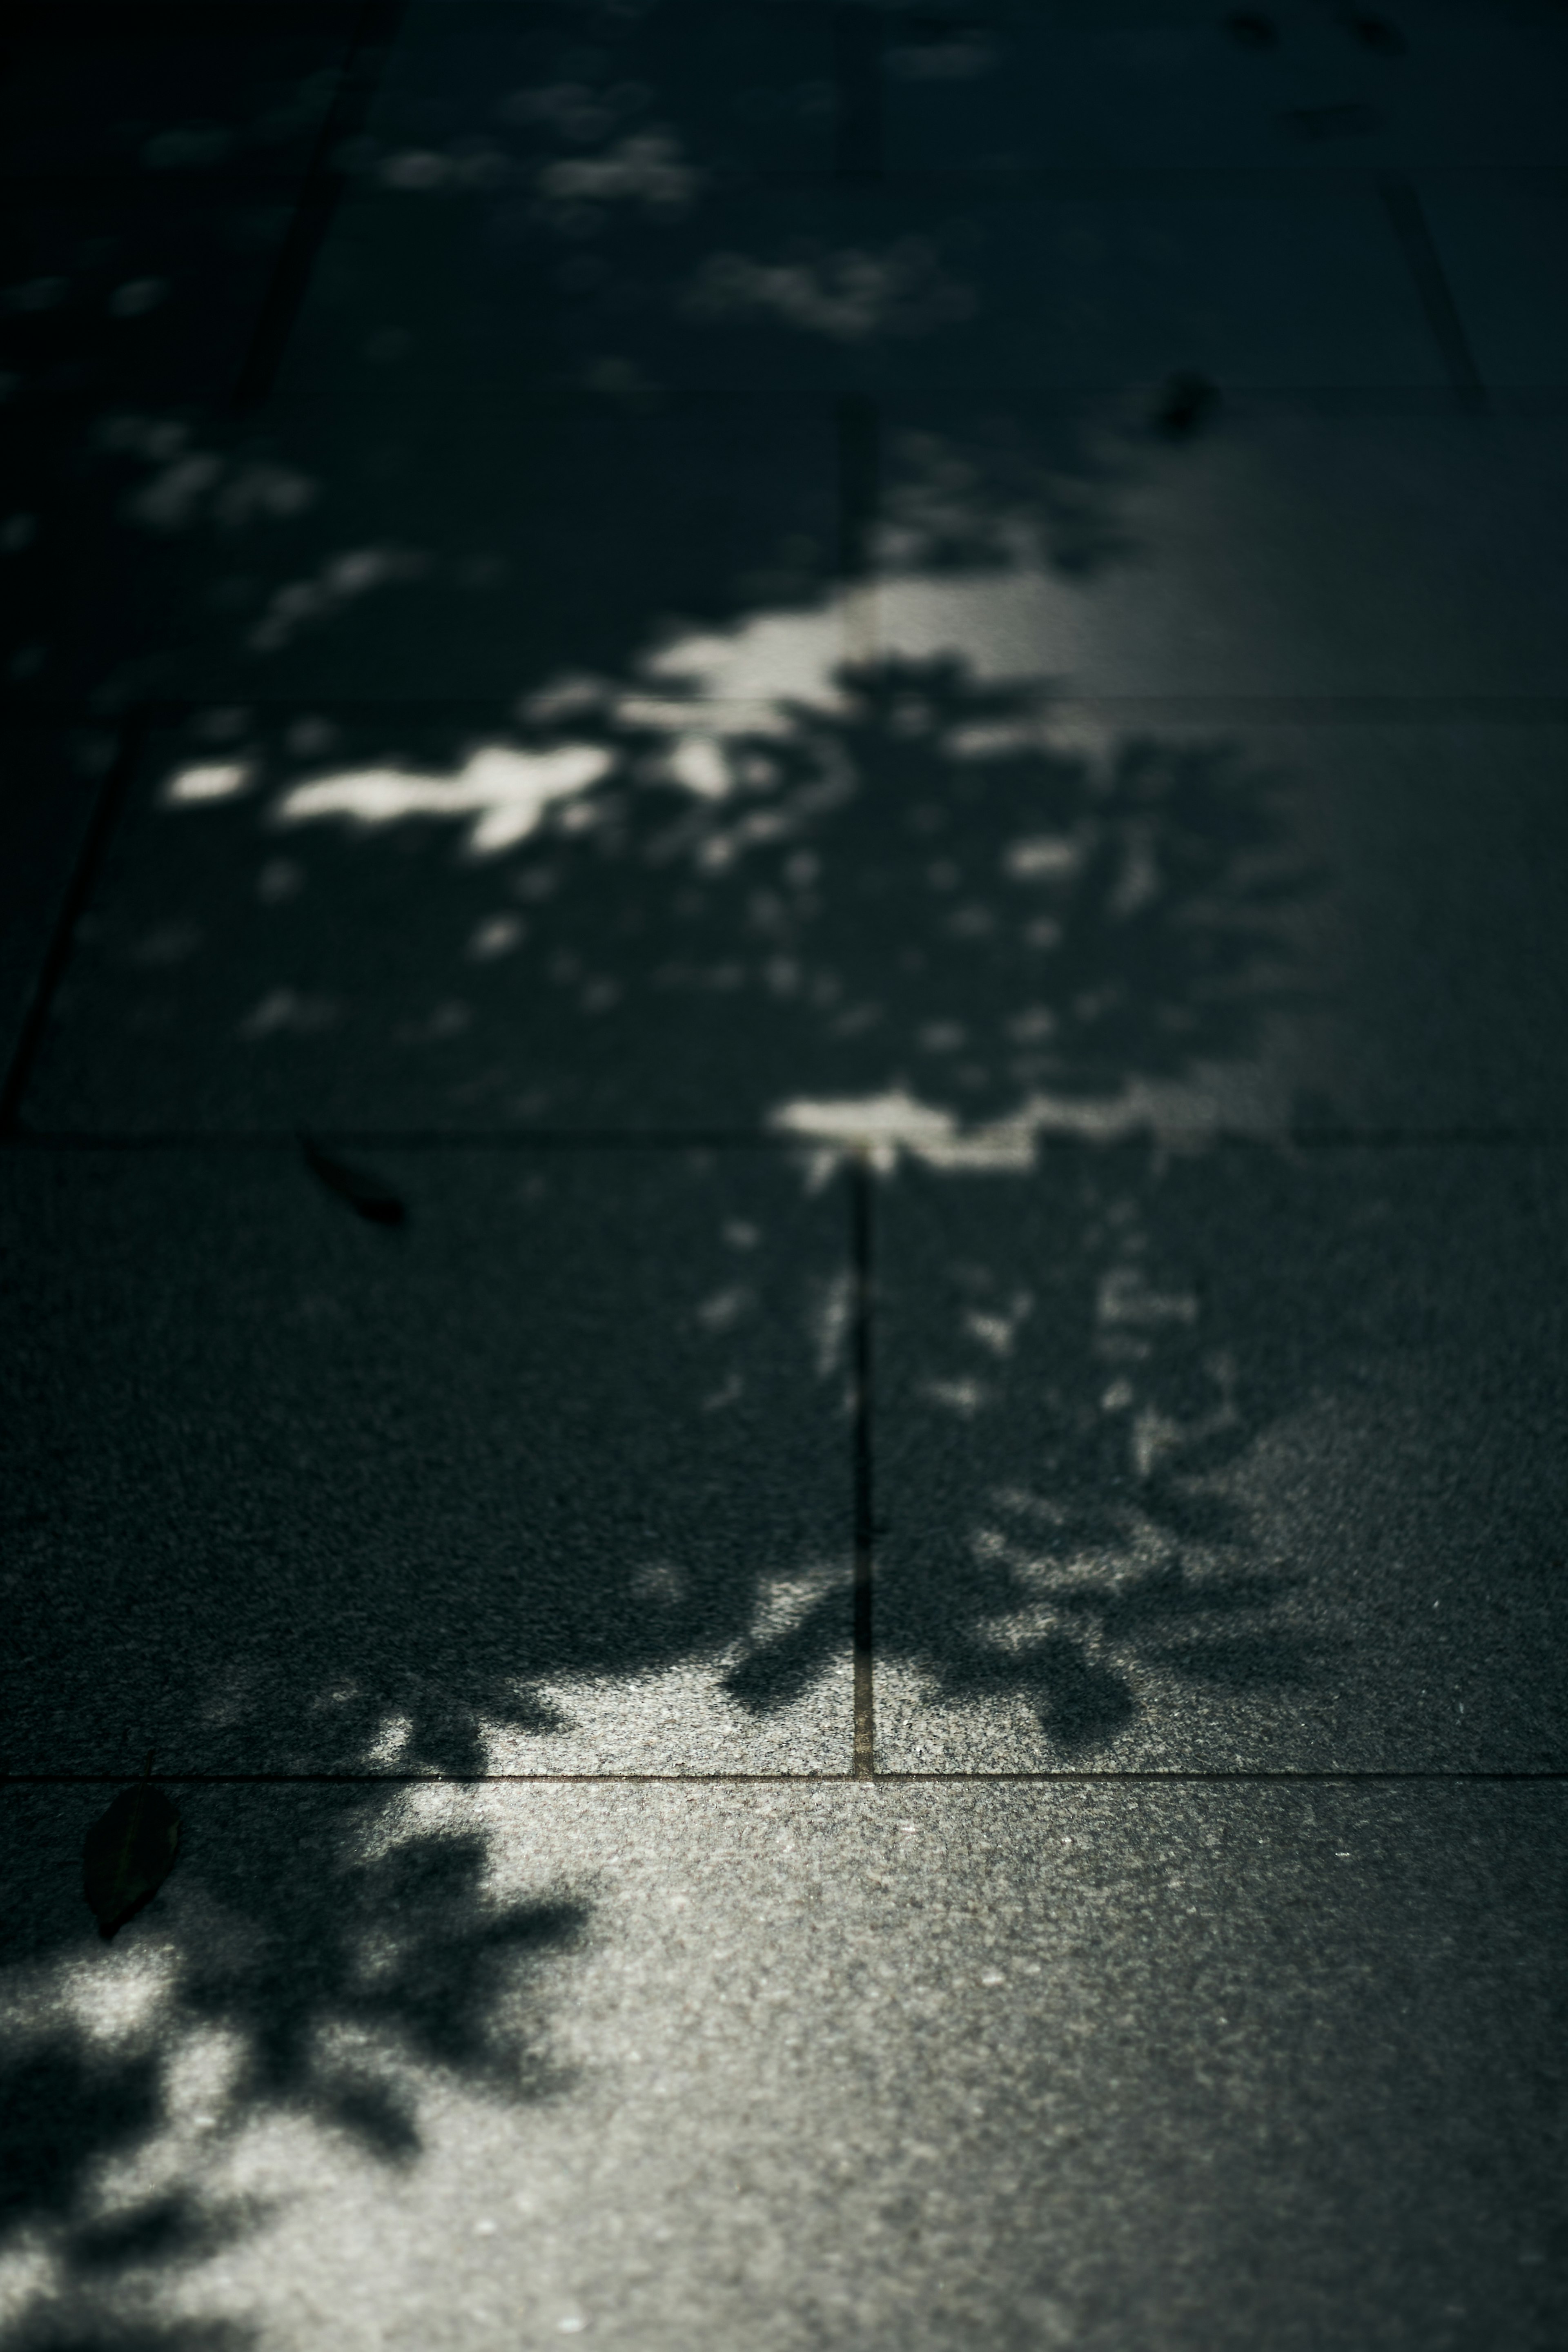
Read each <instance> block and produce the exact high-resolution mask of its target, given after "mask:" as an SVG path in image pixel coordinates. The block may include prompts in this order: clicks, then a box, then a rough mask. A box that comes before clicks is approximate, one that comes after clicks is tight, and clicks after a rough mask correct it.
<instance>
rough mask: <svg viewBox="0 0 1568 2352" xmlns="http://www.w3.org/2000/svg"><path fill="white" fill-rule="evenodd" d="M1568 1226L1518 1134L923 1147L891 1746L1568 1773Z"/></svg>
mask: <svg viewBox="0 0 1568 2352" xmlns="http://www.w3.org/2000/svg"><path fill="white" fill-rule="evenodd" d="M877 1231H878V1241H877V1245H876V1246H877V1267H878V1271H877V1283H878V1297H879V1311H878V1322H877V1331H878V1353H877V1370H876V1394H877V1443H876V1463H877V1471H876V1478H877V1495H876V1504H875V1508H876V1513H877V1518H878V1523H879V1528H880V1530H881V1531H880V1533H879V1539H878V1541H879V1554H878V1560H879V1565H878V1575H877V1594H876V1647H877V1752H878V1758H879V1763H880V1765H881V1766H882V1768H883V1769H888V1770H892V1771H916V1772H918V1771H940V1770H949V1771H958V1770H963V1771H975V1770H993V1771H1010V1770H1051V1769H1060V1768H1061V1767H1063V1766H1077V1767H1081V1768H1084V1769H1096V1770H1108V1771H1118V1770H1127V1769H1149V1770H1163V1769H1200V1770H1220V1771H1223V1770H1226V1769H1247V1770H1254V1769H1281V1770H1352V1769H1353V1770H1358V1771H1382V1770H1410V1769H1417V1770H1430V1769H1451V1770H1463V1771H1478V1770H1479V1771H1492V1770H1535V1769H1562V1768H1563V1765H1564V1762H1565V1760H1568V1686H1565V1685H1564V1680H1563V1674H1562V1671H1561V1666H1560V1663H1559V1661H1560V1659H1561V1655H1562V1641H1563V1609H1564V1605H1565V1604H1564V1595H1565V1590H1568V1588H1565V1587H1564V1582H1563V1558H1562V1538H1561V1530H1562V1526H1563V1507H1564V1501H1565V1496H1564V1490H1563V1475H1562V1468H1561V1463H1560V1459H1559V1453H1560V1449H1559V1448H1558V1446H1557V1444H1556V1442H1555V1439H1554V1438H1553V1436H1552V1430H1553V1429H1554V1428H1555V1426H1556V1423H1557V1420H1558V1418H1559V1416H1560V1414H1561V1412H1562V1360H1563V1313H1562V1307H1561V1301H1560V1299H1559V1297H1558V1296H1557V1294H1556V1290H1555V1286H1553V1285H1552V1283H1551V1282H1550V1281H1549V1280H1548V1281H1547V1282H1545V1283H1544V1284H1543V1283H1542V1269H1543V1268H1545V1267H1550V1266H1552V1265H1555V1264H1556V1263H1557V1261H1558V1257H1559V1255H1560V1253H1561V1250H1562V1247H1563V1191H1562V1163H1561V1159H1560V1155H1558V1154H1557V1153H1555V1152H1549V1153H1536V1152H1531V1151H1527V1150H1502V1149H1499V1148H1497V1147H1493V1148H1490V1149H1485V1150H1468V1151H1467V1150H1452V1149H1450V1150H1415V1149H1410V1150H1401V1151H1397V1152H1390V1151H1385V1152H1378V1153H1367V1152H1364V1151H1361V1150H1349V1151H1347V1150H1331V1149H1323V1150H1312V1151H1310V1152H1304V1153H1300V1154H1299V1155H1292V1154H1289V1153H1283V1154H1277V1153H1272V1152H1264V1151H1261V1150H1237V1151H1229V1152H1221V1153H1217V1154H1213V1155H1209V1156H1204V1155H1201V1154H1195V1155H1191V1156H1187V1157H1182V1156H1176V1157H1173V1158H1165V1157H1163V1156H1162V1155H1160V1154H1158V1153H1152V1152H1139V1151H1134V1150H1131V1149H1129V1150H1108V1151H1106V1152H1104V1153H1102V1154H1096V1153H1093V1152H1086V1151H1081V1150H1080V1151H1077V1152H1071V1153H1067V1154H1060V1153H1058V1154H1057V1155H1055V1156H1054V1157H1052V1158H1050V1159H1048V1160H1047V1162H1046V1163H1045V1164H1044V1165H1043V1166H1042V1167H1041V1168H1040V1169H1039V1170H1038V1171H1036V1172H1035V1173H1034V1174H1032V1175H1029V1176H1017V1177H1007V1176H1004V1175H996V1176H994V1177H993V1178H992V1179H991V1180H990V1181H989V1182H986V1181H981V1180H980V1179H978V1178H972V1179H971V1180H970V1181H968V1182H966V1183H965V1182H959V1181H954V1179H953V1178H952V1176H951V1175H947V1176H943V1175H942V1174H941V1173H939V1172H936V1171H904V1172H903V1173H901V1174H900V1177H899V1179H898V1181H897V1182H896V1184H894V1185H892V1186H890V1187H889V1189H888V1191H887V1192H886V1194H885V1195H880V1196H879V1203H878V1218H877Z"/></svg>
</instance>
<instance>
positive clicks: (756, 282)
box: [684, 236, 978, 343]
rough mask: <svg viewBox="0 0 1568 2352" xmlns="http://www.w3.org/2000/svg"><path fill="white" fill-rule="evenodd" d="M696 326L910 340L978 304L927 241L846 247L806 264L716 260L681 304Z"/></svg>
mask: <svg viewBox="0 0 1568 2352" xmlns="http://www.w3.org/2000/svg"><path fill="white" fill-rule="evenodd" d="M684 307H685V309H686V310H687V312H688V314H689V316H690V317H692V318H695V319H712V320H721V319H732V318H735V317H744V316H746V315H747V314H752V315H757V314H761V315H763V316H764V317H771V318H773V319H776V320H778V321H779V322H780V323H781V324H782V325H784V326H787V327H796V328H800V329H802V330H804V331H805V332H806V333H808V334H816V335H826V336H827V337H828V338H829V339H830V340H831V341H835V342H841V343H859V342H865V341H868V340H869V339H870V338H871V337H872V336H874V335H903V336H915V335H924V334H930V333H931V332H932V331H934V330H935V329H937V328H939V327H945V326H950V325H952V323H953V322H954V321H955V320H961V319H967V318H970V317H972V316H973V312H974V311H975V310H976V309H977V308H978V298H977V297H976V295H975V294H974V292H973V289H972V288H970V287H967V286H964V285H963V284H961V283H960V282H959V281H958V280H957V279H956V278H952V277H950V276H949V274H948V273H947V271H946V270H944V269H943V268H942V263H941V260H940V257H939V256H938V254H937V250H936V248H935V247H934V246H933V245H931V243H930V242H929V241H928V240H927V239H926V238H924V237H918V236H910V237H902V238H900V240H899V241H898V242H897V243H896V244H893V245H890V246H888V247H885V248H884V249H883V250H882V251H881V252H873V251H869V250H868V249H866V248H865V247H858V246H848V247H842V248H841V249H839V250H837V251H836V252H829V253H823V254H820V255H817V256H814V257H810V258H807V259H801V260H795V261H774V262H764V261H757V260H753V259H752V258H751V257H749V256H747V255H745V254H742V253H714V254H710V256H709V257H708V259H707V260H706V261H705V262H704V263H703V264H702V267H701V268H700V270H699V271H698V273H697V277H696V278H695V280H694V282H693V284H692V286H691V288H690V289H689V293H688V294H687V296H686V299H685V305H684Z"/></svg>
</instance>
